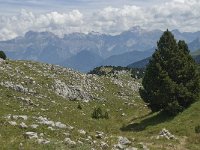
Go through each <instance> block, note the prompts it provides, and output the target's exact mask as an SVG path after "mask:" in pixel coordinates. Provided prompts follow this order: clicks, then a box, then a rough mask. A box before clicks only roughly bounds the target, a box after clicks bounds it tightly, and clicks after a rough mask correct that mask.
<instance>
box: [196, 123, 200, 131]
mask: <svg viewBox="0 0 200 150" xmlns="http://www.w3.org/2000/svg"><path fill="white" fill-rule="evenodd" d="M195 133H200V125H197V126H196V127H195Z"/></svg>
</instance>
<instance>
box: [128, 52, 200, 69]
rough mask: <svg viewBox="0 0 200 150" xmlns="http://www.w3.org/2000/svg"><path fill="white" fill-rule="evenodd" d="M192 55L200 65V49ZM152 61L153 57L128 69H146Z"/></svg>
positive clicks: (131, 65) (135, 63)
mask: <svg viewBox="0 0 200 150" xmlns="http://www.w3.org/2000/svg"><path fill="white" fill-rule="evenodd" d="M191 55H192V57H193V59H194V60H195V61H196V63H198V64H199V63H200V49H199V50H196V51H192V52H191ZM150 59H151V57H147V58H145V59H142V60H140V61H137V62H134V63H131V64H129V65H128V66H127V67H128V68H145V67H146V66H147V65H148V63H149V60H150Z"/></svg>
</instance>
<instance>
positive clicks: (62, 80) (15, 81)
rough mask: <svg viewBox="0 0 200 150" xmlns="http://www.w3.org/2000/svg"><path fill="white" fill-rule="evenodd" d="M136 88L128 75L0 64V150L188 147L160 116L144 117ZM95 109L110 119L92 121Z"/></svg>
mask: <svg viewBox="0 0 200 150" xmlns="http://www.w3.org/2000/svg"><path fill="white" fill-rule="evenodd" d="M140 87H141V84H140V81H139V80H138V79H134V78H132V77H131V73H130V72H129V71H118V72H114V73H113V74H112V75H110V74H109V76H106V75H104V76H97V75H91V74H82V73H79V72H76V71H73V70H71V69H67V68H62V67H59V66H54V65H49V64H42V63H35V62H29V61H11V60H6V61H1V62H0V93H1V95H0V102H1V106H0V126H1V128H0V145H1V147H2V149H113V150H114V149H116V150H118V149H126V150H136V149H145V150H147V149H187V146H185V145H186V142H183V141H184V140H182V139H186V138H187V136H188V135H187V136H186V135H185V134H182V133H181V131H182V130H183V129H182V130H181V131H179V130H178V128H172V127H171V124H174V123H173V122H172V123H171V124H170V125H165V124H163V121H162V119H160V118H159V117H163V116H159V114H149V113H150V110H149V109H148V108H147V107H146V104H144V103H143V101H142V100H141V98H140V96H139V95H138V90H139V88H140ZM97 107H101V109H102V111H103V112H107V113H108V114H109V118H108V119H99V120H98V119H93V118H92V117H91V114H92V112H93V110H94V108H97ZM157 116H158V117H157ZM156 117H157V118H156ZM148 119H149V120H148ZM179 120H180V121H181V120H182V119H181V118H179ZM153 125H155V126H156V127H152V126H153ZM166 128H167V129H166ZM168 128H170V129H172V132H171V131H169V130H168ZM176 134H177V135H176ZM185 137H186V138H185ZM197 139H198V138H197ZM193 145H194V146H193V147H192V148H195V147H196V145H195V144H193Z"/></svg>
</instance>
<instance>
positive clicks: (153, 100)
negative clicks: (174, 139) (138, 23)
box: [140, 30, 200, 115]
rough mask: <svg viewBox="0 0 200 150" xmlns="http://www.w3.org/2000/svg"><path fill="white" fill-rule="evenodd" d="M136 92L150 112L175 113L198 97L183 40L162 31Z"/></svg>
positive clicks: (198, 82) (198, 86)
mask: <svg viewBox="0 0 200 150" xmlns="http://www.w3.org/2000/svg"><path fill="white" fill-rule="evenodd" d="M142 85H143V88H142V89H140V94H141V97H142V98H143V100H144V101H145V102H146V103H148V105H149V107H150V108H151V110H152V111H153V112H156V111H160V110H163V111H167V112H168V113H169V114H171V115H175V114H177V113H179V112H181V111H183V110H184V109H185V108H187V107H188V106H189V105H190V104H192V103H193V102H195V101H196V100H197V99H198V98H199V92H200V78H199V72H198V70H197V66H196V64H195V61H194V60H193V58H192V57H191V56H190V54H189V49H188V46H187V44H186V43H185V42H184V41H179V42H178V43H177V42H176V40H175V38H174V36H173V35H172V33H171V32H170V31H168V30H167V31H165V32H164V33H163V35H162V36H161V38H160V40H159V41H158V43H157V49H156V50H155V52H154V54H153V55H152V59H151V60H150V62H149V65H148V66H147V68H146V72H145V75H144V78H143V82H142Z"/></svg>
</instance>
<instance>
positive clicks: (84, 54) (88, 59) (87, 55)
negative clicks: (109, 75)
mask: <svg viewBox="0 0 200 150" xmlns="http://www.w3.org/2000/svg"><path fill="white" fill-rule="evenodd" d="M102 60H103V58H102V57H100V56H99V55H97V54H95V53H93V52H90V51H87V50H83V51H81V52H79V53H78V54H76V55H75V56H72V57H71V58H69V59H67V60H66V61H64V62H62V63H60V64H61V65H62V66H66V67H69V68H73V69H75V70H78V71H81V72H88V71H90V70H91V68H94V67H96V66H97V65H98V64H99V63H100V62H102Z"/></svg>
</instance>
